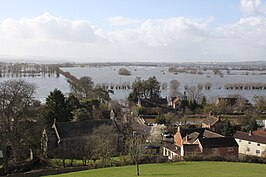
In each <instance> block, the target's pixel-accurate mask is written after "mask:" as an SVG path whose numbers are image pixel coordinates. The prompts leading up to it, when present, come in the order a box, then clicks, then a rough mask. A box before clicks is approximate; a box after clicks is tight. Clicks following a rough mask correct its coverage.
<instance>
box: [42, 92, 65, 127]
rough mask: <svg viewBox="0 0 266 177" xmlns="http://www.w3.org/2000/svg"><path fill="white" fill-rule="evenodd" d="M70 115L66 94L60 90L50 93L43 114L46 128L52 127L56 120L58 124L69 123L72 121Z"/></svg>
mask: <svg viewBox="0 0 266 177" xmlns="http://www.w3.org/2000/svg"><path fill="white" fill-rule="evenodd" d="M69 114H70V113H69V111H68V110H67V104H66V99H65V96H64V94H63V93H62V92H61V91H60V90H58V89H55V90H54V91H53V92H50V95H49V96H48V97H47V98H46V103H45V108H44V112H43V118H44V122H45V126H46V127H51V126H52V125H53V122H54V120H56V121H57V122H67V121H69V120H70V118H69Z"/></svg>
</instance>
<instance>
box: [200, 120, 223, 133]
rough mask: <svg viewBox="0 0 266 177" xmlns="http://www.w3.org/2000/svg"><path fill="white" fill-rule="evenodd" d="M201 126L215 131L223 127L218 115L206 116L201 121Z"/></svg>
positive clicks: (219, 130)
mask: <svg viewBox="0 0 266 177" xmlns="http://www.w3.org/2000/svg"><path fill="white" fill-rule="evenodd" d="M201 127H202V128H208V129H210V130H212V131H214V132H217V133H221V129H222V128H223V122H222V121H221V119H220V116H218V117H214V116H208V117H207V118H206V119H204V120H203V121H202V124H201Z"/></svg>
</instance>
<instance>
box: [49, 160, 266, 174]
mask: <svg viewBox="0 0 266 177" xmlns="http://www.w3.org/2000/svg"><path fill="white" fill-rule="evenodd" d="M135 169H136V168H135V166H126V167H115V168H103V169H96V170H86V171H81V172H75V173H67V174H61V175H54V177H87V176H88V177H135V176H136V175H135ZM265 169H266V165H263V164H252V163H233V162H179V163H163V164H147V165H141V166H140V176H143V177H167V176H169V177H170V176H171V177H262V176H265V175H266V174H265Z"/></svg>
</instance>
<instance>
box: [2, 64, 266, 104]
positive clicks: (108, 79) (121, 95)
mask: <svg viewBox="0 0 266 177" xmlns="http://www.w3.org/2000/svg"><path fill="white" fill-rule="evenodd" d="M120 68H126V69H127V70H129V71H130V72H131V75H129V76H124V75H119V74H118V70H119V69H120ZM61 69H62V70H63V71H68V72H70V73H71V74H73V75H74V76H76V77H77V78H80V77H82V76H89V77H91V78H92V80H93V82H94V84H102V83H106V84H107V85H109V86H110V85H112V84H113V85H121V84H125V85H131V84H132V82H133V81H134V80H135V79H136V77H141V79H148V78H149V77H152V76H155V77H156V78H157V80H158V81H159V82H160V83H161V84H162V83H165V84H167V86H168V87H167V88H166V89H163V90H162V91H161V94H162V96H163V97H166V96H167V97H169V96H170V89H169V86H170V81H171V80H178V81H179V82H180V86H179V88H178V91H179V92H181V93H183V92H184V87H185V85H188V86H197V85H198V84H203V85H205V84H206V83H210V84H211V88H210V90H206V89H205V88H203V89H202V94H204V95H205V96H206V97H207V99H208V101H213V100H214V99H215V98H216V97H217V96H228V95H240V96H242V97H244V98H247V99H249V100H250V101H251V102H252V99H253V97H254V96H258V95H262V96H266V90H226V89H225V88H224V86H225V84H230V83H266V75H264V74H261V73H260V72H259V71H239V70H231V71H230V73H229V74H228V73H227V72H226V71H222V72H223V77H221V76H220V75H214V74H213V71H211V70H207V71H202V74H188V73H178V74H174V73H170V72H168V67H148V66H108V67H65V68H61ZM8 79H24V80H26V81H28V82H32V83H35V84H36V85H37V91H36V95H35V97H36V98H38V99H39V100H40V101H42V102H44V101H45V98H46V97H47V95H49V93H50V92H51V91H53V90H54V89H55V88H57V89H60V90H61V91H62V92H63V93H65V94H66V95H67V94H68V93H69V92H70V89H69V84H68V83H67V79H66V78H65V77H64V76H62V75H60V77H58V78H56V77H47V76H46V77H42V76H38V77H22V78H11V77H10V78H9V77H5V78H0V82H3V81H5V80H8ZM129 92H130V89H114V95H111V97H112V98H113V99H117V100H121V99H126V98H127V97H128V94H129Z"/></svg>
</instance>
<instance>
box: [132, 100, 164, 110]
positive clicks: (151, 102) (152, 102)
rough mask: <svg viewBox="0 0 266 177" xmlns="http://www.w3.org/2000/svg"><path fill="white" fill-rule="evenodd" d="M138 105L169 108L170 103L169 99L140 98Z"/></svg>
mask: <svg viewBox="0 0 266 177" xmlns="http://www.w3.org/2000/svg"><path fill="white" fill-rule="evenodd" d="M137 105H138V106H139V107H140V106H143V107H147V108H152V107H167V106H168V101H167V98H150V99H148V98H143V99H141V98H139V99H138V103H137Z"/></svg>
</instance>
